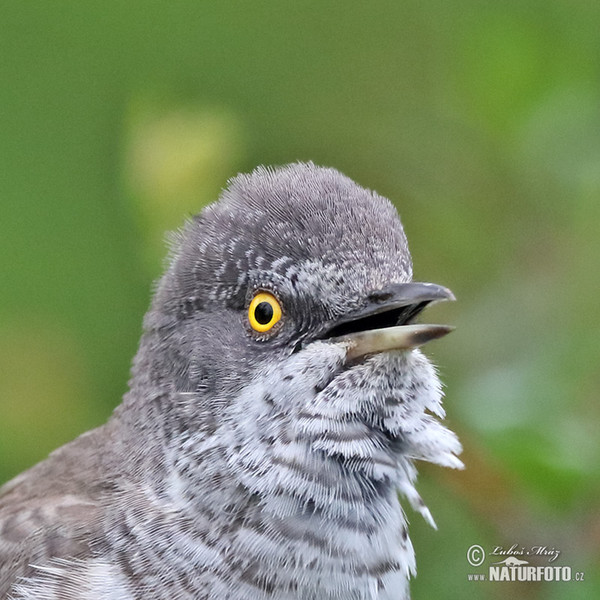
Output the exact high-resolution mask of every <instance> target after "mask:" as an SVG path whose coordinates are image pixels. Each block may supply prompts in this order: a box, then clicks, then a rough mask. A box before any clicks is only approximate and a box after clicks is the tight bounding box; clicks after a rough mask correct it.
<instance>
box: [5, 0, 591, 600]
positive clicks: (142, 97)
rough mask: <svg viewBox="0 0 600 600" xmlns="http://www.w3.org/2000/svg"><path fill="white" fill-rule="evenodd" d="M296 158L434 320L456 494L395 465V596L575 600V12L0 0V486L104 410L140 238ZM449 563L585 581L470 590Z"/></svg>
mask: <svg viewBox="0 0 600 600" xmlns="http://www.w3.org/2000/svg"><path fill="white" fill-rule="evenodd" d="M297 159H302V160H313V161H315V162H316V163H319V164H325V165H331V166H335V167H337V168H339V169H340V170H342V171H343V172H345V173H346V174H348V175H349V176H351V177H352V178H353V179H355V180H357V181H358V182H359V183H361V184H362V185H365V186H367V187H371V188H374V189H376V190H377V191H379V192H380V193H382V194H384V195H386V196H388V197H390V198H391V199H392V200H393V201H394V202H395V203H396V205H397V206H398V209H399V211H400V214H401V216H402V220H403V222H404V225H405V229H406V231H407V234H408V237H409V240H410V243H411V249H412V253H413V259H414V263H415V278H416V279H421V280H425V281H434V282H438V283H443V284H445V285H448V286H449V287H451V288H452V289H453V290H454V292H455V293H456V295H457V297H458V299H459V301H458V302H457V303H454V304H453V305H451V306H450V305H444V306H440V307H437V308H434V309H432V313H431V316H432V318H435V319H438V320H441V321H442V322H451V323H454V324H456V325H457V327H458V328H457V331H456V332H455V333H453V334H452V336H451V337H449V338H447V339H444V340H443V341H440V342H436V343H434V344H432V345H431V346H430V347H429V348H428V352H429V354H430V355H432V357H433V358H434V360H435V361H436V363H437V364H438V365H439V367H440V371H441V373H442V377H443V379H444V381H445V382H446V384H447V388H446V391H447V400H446V407H447V410H448V413H449V422H450V425H451V426H452V428H453V429H455V430H456V431H457V432H458V433H459V434H460V437H461V440H462V442H463V444H464V446H465V451H464V455H463V459H464V461H465V463H466V465H467V469H466V470H465V471H464V472H451V471H448V470H445V469H441V468H437V467H432V466H430V465H422V466H421V469H420V471H421V477H420V484H419V488H420V491H421V492H422V495H423V497H424V498H425V500H426V502H427V503H428V504H429V506H430V508H431V509H432V512H433V514H434V517H435V518H436V520H437V523H438V526H439V531H437V532H436V531H434V530H432V529H430V528H429V527H428V526H427V525H426V524H425V523H424V522H422V519H421V518H420V517H419V516H418V515H416V514H414V513H412V512H411V511H410V510H409V511H408V516H409V519H410V521H411V532H412V537H413V540H414V544H415V547H416V551H417V563H418V571H419V574H418V577H417V578H416V580H415V581H414V582H413V584H412V590H413V596H414V598H415V599H417V600H418V599H425V598H460V597H473V598H498V599H500V598H505V597H507V595H508V597H523V598H550V599H559V598H565V599H566V598H569V599H572V598H575V599H577V598H592V597H600V568H599V563H600V560H599V558H600V553H599V547H600V502H599V492H600V469H599V464H600V445H599V442H598V438H599V435H600V434H599V424H600V402H599V394H598V389H599V387H600V367H599V365H600V345H599V343H598V332H599V331H598V330H599V325H600V310H599V308H598V296H599V292H600V268H599V267H600V265H599V257H600V235H599V225H600V3H599V2H597V1H589V2H586V1H584V0H581V1H573V0H562V1H561V0H544V1H538V0H514V1H506V2H504V1H496V2H491V1H487V2H485V1H479V2H477V1H475V0H471V1H469V0H459V1H453V2H448V1H447V0H437V1H436V0H431V1H423V2H398V1H395V2H392V1H390V2H379V1H374V2H350V1H347V2H316V1H313V2H308V1H299V2H291V1H279V2H275V1H271V2H252V3H250V2H248V3H246V2H229V1H224V2H203V1H198V0H194V1H174V2H168V3H167V2H163V1H161V2H157V1H146V2H141V1H139V0H127V2H123V1H119V2H116V1H113V0H103V1H102V2H99V1H81V0H78V1H76V2H75V1H72V2H68V1H65V0H55V1H53V2H48V1H40V2H29V1H26V0H23V1H20V2H11V3H8V2H4V3H3V6H2V19H1V22H0V202H1V210H0V285H1V293H0V480H6V479H8V478H10V477H12V476H14V475H15V474H17V473H18V472H19V471H21V470H23V469H25V468H27V467H28V466H30V465H32V464H34V463H35V462H36V461H38V460H40V459H42V458H43V457H45V456H46V455H47V453H48V452H49V451H51V450H52V449H53V448H55V447H57V446H58V445H60V444H62V443H64V442H67V441H68V440H70V439H72V438H73V437H75V436H76V435H78V434H79V433H81V432H83V431H85V430H87V429H89V428H91V427H94V426H96V425H99V424H101V423H102V422H104V421H105V420H106V419H107V417H108V415H109V414H110V412H111V410H112V409H113V408H114V407H115V405H116V404H117V403H118V402H119V399H120V396H121V395H122V393H123V392H124V391H125V389H126V381H127V377H128V369H129V365H130V361H131V357H132V356H133V354H134V352H135V350H136V345H137V341H138V338H139V334H140V329H141V320H142V316H143V313H144V311H145V309H146V307H147V305H148V301H149V296H150V290H151V282H152V281H153V280H154V279H156V278H157V277H158V276H159V274H160V272H161V268H162V264H163V263H162V260H163V258H162V257H163V256H164V254H165V250H164V244H163V235H164V231H165V230H169V229H174V228H176V227H178V226H179V225H180V224H181V222H182V220H183V218H184V217H185V216H186V215H188V214H190V213H193V212H196V211H198V210H199V209H200V208H201V207H202V206H203V205H205V204H206V203H208V202H210V201H212V200H214V199H216V197H217V195H218V193H219V190H220V188H221V187H222V186H223V185H224V184H225V182H226V180H227V178H228V177H230V176H232V175H234V174H235V173H236V172H238V171H240V170H249V169H252V168H253V167H254V166H255V165H257V164H282V163H286V162H289V161H293V160H297ZM472 544H480V545H482V546H483V547H484V548H485V549H486V550H487V551H489V550H491V549H492V548H493V547H494V546H496V545H502V546H504V547H510V546H511V545H512V544H518V545H519V546H525V547H528V546H534V545H542V546H547V547H548V548H557V549H559V550H560V551H561V556H560V558H559V559H558V560H557V561H556V562H555V563H552V564H554V565H556V564H560V565H563V566H564V565H569V566H571V567H572V569H573V573H575V572H576V571H583V572H585V581H584V582H583V583H575V582H570V583H560V584H557V583H546V584H536V583H527V584H507V583H490V582H484V583H482V582H469V581H467V575H468V574H469V573H478V572H487V565H488V564H489V562H490V559H488V560H487V561H486V563H485V565H484V567H481V568H479V569H476V568H474V567H471V566H469V564H468V563H467V560H466V552H467V549H468V548H469V547H470V546H471V545H472ZM499 558H502V557H499ZM531 562H532V563H534V564H547V563H545V562H544V561H543V560H539V559H532V560H531Z"/></svg>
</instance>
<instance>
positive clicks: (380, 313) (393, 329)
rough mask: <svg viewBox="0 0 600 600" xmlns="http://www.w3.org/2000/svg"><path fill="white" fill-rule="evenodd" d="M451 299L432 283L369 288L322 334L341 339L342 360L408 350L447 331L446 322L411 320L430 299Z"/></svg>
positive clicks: (445, 289) (444, 291)
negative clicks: (360, 302)
mask: <svg viewBox="0 0 600 600" xmlns="http://www.w3.org/2000/svg"><path fill="white" fill-rule="evenodd" d="M444 300H455V298H454V294H452V292H451V291H450V290H449V289H447V288H445V287H443V286H441V285H436V284H433V283H417V282H410V283H398V284H393V285H390V286H388V287H386V288H385V289H382V290H377V291H375V292H372V293H371V294H370V295H369V296H368V298H367V299H366V301H365V304H364V305H363V306H362V307H361V308H360V309H358V310H356V311H354V312H352V313H350V314H348V315H345V316H344V317H342V318H341V319H339V320H337V321H336V322H335V323H333V324H332V325H331V327H330V328H329V329H328V330H327V332H326V334H325V335H324V336H323V338H325V339H327V340H329V341H331V342H336V343H339V342H343V343H344V344H345V345H346V347H347V354H346V360H354V359H357V358H360V357H362V356H365V355H367V354H376V353H378V352H387V351H390V350H412V349H413V348H416V347H418V346H422V345H423V344H425V343H427V342H429V341H431V340H435V339H437V338H440V337H442V336H444V335H446V334H448V333H450V332H451V331H452V330H453V329H454V327H451V326H448V325H425V324H415V323H414V322H413V321H414V319H415V318H416V317H417V316H418V315H419V314H420V313H421V312H422V311H423V310H424V309H425V307H427V306H428V305H429V304H432V303H434V302H441V301H444Z"/></svg>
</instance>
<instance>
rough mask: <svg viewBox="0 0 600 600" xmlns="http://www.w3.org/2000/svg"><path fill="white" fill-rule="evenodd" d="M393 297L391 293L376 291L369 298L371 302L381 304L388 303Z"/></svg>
mask: <svg viewBox="0 0 600 600" xmlns="http://www.w3.org/2000/svg"><path fill="white" fill-rule="evenodd" d="M392 296H393V293H392V292H390V291H386V290H376V291H374V292H371V293H370V294H369V296H368V299H369V301H370V302H376V303H378V304H379V303H381V302H387V301H388V300H390V299H391V298H392Z"/></svg>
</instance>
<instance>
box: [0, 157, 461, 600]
mask: <svg viewBox="0 0 600 600" xmlns="http://www.w3.org/2000/svg"><path fill="white" fill-rule="evenodd" d="M411 279H412V264H411V258H410V254H409V251H408V247H407V241H406V237H405V235H404V231H403V229H402V225H401V223H400V220H399V218H398V215H397V213H396V210H395V209H394V208H393V206H392V205H391V203H390V202H389V201H388V200H386V199H385V198H383V197H381V196H379V195H377V194H376V193H374V192H372V191H369V190H365V189H363V188H361V187H359V186H358V185H357V184H355V183H354V182H353V181H351V180H350V179H348V178H347V177H345V176H344V175H342V174H340V173H339V172H337V171H335V170H334V169H327V168H320V167H316V166H315V165H313V164H312V163H308V164H292V165H288V166H285V167H281V168H277V169H267V168H262V167H261V168H258V169H256V170H255V171H254V172H252V173H251V174H249V175H239V176H237V177H235V178H234V179H232V180H231V181H230V183H229V187H228V189H226V190H225V191H224V192H223V193H222V195H221V198H220V199H219V201H218V202H217V203H215V204H213V205H211V206H209V207H207V208H206V209H204V210H203V211H202V212H201V213H200V214H199V215H197V216H196V217H194V218H193V219H191V220H190V221H189V222H188V223H187V224H186V225H185V227H184V228H183V230H182V231H181V232H180V233H179V234H178V235H177V236H176V239H175V240H174V244H173V250H172V255H171V260H170V263H169V266H168V268H167V271H166V273H165V274H164V276H163V277H162V279H161V280H160V282H159V284H158V287H157V289H156V293H155V295H154V299H153V301H152V305H151V307H150V310H149V312H148V313H147V315H146V317H145V320H144V334H143V336H142V339H141V342H140V347H139V351H138V353H137V356H136V358H135V360H134V364H133V369H132V377H131V381H130V390H129V392H128V393H127V394H126V395H125V397H124V399H123V402H122V404H121V405H120V406H119V407H118V408H117V409H116V410H115V412H114V414H113V415H112V417H111V418H110V420H109V421H108V423H106V424H105V425H103V426H102V427H99V428H98V429H95V430H93V431H90V432H88V433H85V434H83V435H82V436H80V437H79V438H77V439H76V440H75V441H73V442H71V443H69V444H67V445H66V446H64V447H62V448H60V449H58V450H56V451H55V452H53V453H52V454H51V455H50V456H49V458H47V459H46V460H45V461H43V462H41V463H39V464H38V465H36V466H35V467H33V468H32V469H30V470H29V471H27V472H25V473H23V474H22V475H20V476H18V477H16V478H15V479H13V480H12V481H10V482H9V483H7V484H5V485H4V487H2V488H1V489H0V597H2V598H10V599H11V600H29V599H35V600H75V599H77V600H133V599H145V600H159V599H160V600H162V599H169V600H183V599H198V600H199V599H215V600H216V599H219V600H221V599H232V600H233V599H243V600H267V599H269V600H281V599H286V600H287V599H289V600H292V599H294V600H297V599H303V600H341V599H344V600H352V599H355V600H363V599H371V600H374V599H377V600H384V599H390V600H391V599H396V600H398V599H403V598H407V597H408V594H409V591H408V580H409V577H410V576H411V575H412V574H414V572H415V561H414V552H413V548H412V545H411V542H410V539H409V537H408V534H407V523H406V519H405V517H404V513H403V510H402V508H401V506H400V503H399V501H398V492H400V494H401V495H403V496H404V497H406V498H407V499H408V501H409V503H410V504H411V505H412V506H413V507H414V508H416V510H418V511H420V512H421V513H422V514H423V515H424V516H425V518H426V519H428V520H429V521H430V522H431V523H432V524H433V521H432V520H431V516H430V514H429V511H428V510H427V508H426V507H425V505H424V503H423V501H422V500H421V498H420V497H419V495H418V493H417V492H416V490H415V487H414V481H415V477H416V469H415V466H414V461H415V460H426V461H430V462H434V463H437V464H440V465H444V466H448V467H455V468H460V467H461V466H462V463H461V462H460V460H459V459H458V458H457V457H456V455H457V454H458V453H460V450H461V447H460V444H459V442H458V440H457V438H456V436H455V435H454V434H453V433H452V432H450V431H449V430H448V429H446V428H445V427H444V426H443V425H442V424H441V423H440V421H439V420H438V418H443V416H444V410H443V408H442V405H441V397H442V392H441V386H440V382H439V380H438V377H437V375H436V372H435V370H434V368H433V367H432V365H431V364H430V363H429V361H428V360H427V359H426V358H425V357H424V355H423V354H422V353H421V352H420V350H419V349H418V348H417V347H418V346H420V345H422V344H424V343H425V342H427V341H429V340H431V339H434V338H437V337H441V336H442V335H444V334H446V333H448V331H449V330H450V328H449V327H445V326H442V325H426V324H420V325H419V324H415V323H414V320H415V318H416V317H417V316H418V315H419V313H421V311H422V310H423V309H424V308H425V307H426V306H427V305H428V304H430V303H432V302H437V301H441V300H449V299H453V296H452V294H451V292H450V291H449V290H447V289H446V288H444V287H441V286H438V285H433V284H428V283H414V282H412V281H411Z"/></svg>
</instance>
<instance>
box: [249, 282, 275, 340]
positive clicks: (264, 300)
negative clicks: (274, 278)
mask: <svg viewBox="0 0 600 600" xmlns="http://www.w3.org/2000/svg"><path fill="white" fill-rule="evenodd" d="M280 319H281V304H279V300H277V298H275V296H273V294H270V293H269V292H259V293H258V294H256V296H254V298H252V302H250V306H249V307H248V320H249V321H250V326H251V327H252V329H254V331H259V332H260V333H265V332H266V331H269V330H270V329H272V328H273V326H274V325H275V323H277V322H278V321H279V320H280Z"/></svg>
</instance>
